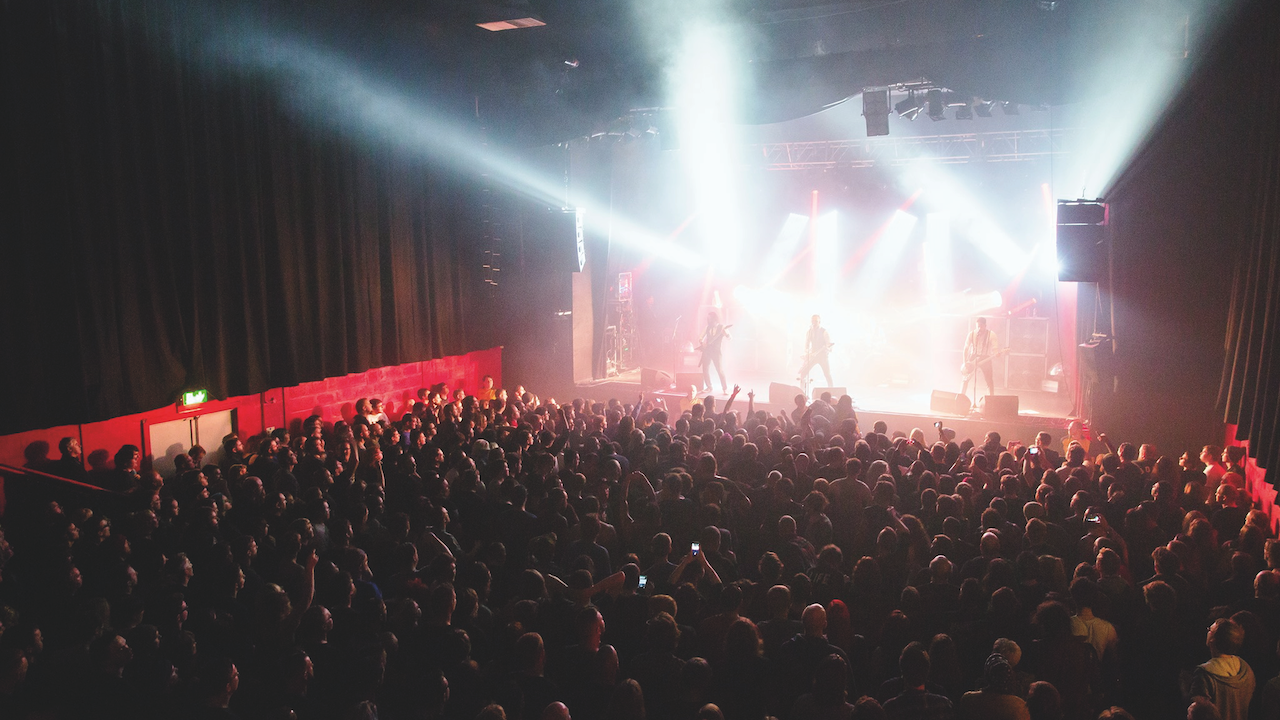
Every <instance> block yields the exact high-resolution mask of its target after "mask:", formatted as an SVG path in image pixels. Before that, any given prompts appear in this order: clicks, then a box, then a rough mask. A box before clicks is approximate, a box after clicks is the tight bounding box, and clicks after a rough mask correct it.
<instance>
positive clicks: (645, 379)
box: [640, 368, 676, 391]
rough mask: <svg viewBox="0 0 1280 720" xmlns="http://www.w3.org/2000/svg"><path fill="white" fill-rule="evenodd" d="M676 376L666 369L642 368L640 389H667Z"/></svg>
mask: <svg viewBox="0 0 1280 720" xmlns="http://www.w3.org/2000/svg"><path fill="white" fill-rule="evenodd" d="M675 381H676V378H675V376H674V375H672V374H671V373H669V372H667V371H665V370H658V369H656V368H640V389H641V390H642V391H647V390H666V389H667V388H669V387H671V384H672V383H674V382H675Z"/></svg>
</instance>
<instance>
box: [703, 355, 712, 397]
mask: <svg viewBox="0 0 1280 720" xmlns="http://www.w3.org/2000/svg"><path fill="white" fill-rule="evenodd" d="M701 390H702V391H703V392H710V391H711V361H710V360H704V361H703V363H702V388H701Z"/></svg>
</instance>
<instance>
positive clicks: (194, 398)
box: [182, 390, 209, 406]
mask: <svg viewBox="0 0 1280 720" xmlns="http://www.w3.org/2000/svg"><path fill="white" fill-rule="evenodd" d="M208 399H209V391H208V390H188V391H187V392H184V393H182V404H183V406H190V405H199V404H200V403H202V402H205V401H207V400H208Z"/></svg>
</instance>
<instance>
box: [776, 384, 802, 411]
mask: <svg viewBox="0 0 1280 720" xmlns="http://www.w3.org/2000/svg"><path fill="white" fill-rule="evenodd" d="M797 395H804V391H803V390H801V389H800V388H799V387H797V386H795V385H783V384H782V383H769V404H770V405H781V406H783V407H786V408H789V407H792V406H794V405H795V404H796V396H797Z"/></svg>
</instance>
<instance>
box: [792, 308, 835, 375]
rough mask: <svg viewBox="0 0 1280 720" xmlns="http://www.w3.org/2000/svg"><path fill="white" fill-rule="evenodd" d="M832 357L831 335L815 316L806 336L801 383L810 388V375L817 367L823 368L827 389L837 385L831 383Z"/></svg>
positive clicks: (820, 319)
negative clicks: (830, 361) (814, 367)
mask: <svg viewBox="0 0 1280 720" xmlns="http://www.w3.org/2000/svg"><path fill="white" fill-rule="evenodd" d="M830 356H831V333H828V332H827V329H826V328H824V327H822V318H820V317H818V316H817V315H814V316H813V317H812V318H810V321H809V332H808V333H807V334H806V335H805V336H804V367H802V368H800V383H801V384H802V385H804V386H805V387H806V388H807V387H808V386H809V373H811V372H813V366H815V365H817V366H818V367H820V368H822V376H823V377H825V378H826V379H827V387H832V386H833V385H834V384H835V383H833V382H831V365H830V363H829V358H830Z"/></svg>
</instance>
